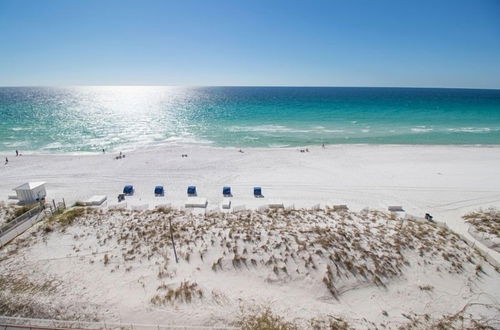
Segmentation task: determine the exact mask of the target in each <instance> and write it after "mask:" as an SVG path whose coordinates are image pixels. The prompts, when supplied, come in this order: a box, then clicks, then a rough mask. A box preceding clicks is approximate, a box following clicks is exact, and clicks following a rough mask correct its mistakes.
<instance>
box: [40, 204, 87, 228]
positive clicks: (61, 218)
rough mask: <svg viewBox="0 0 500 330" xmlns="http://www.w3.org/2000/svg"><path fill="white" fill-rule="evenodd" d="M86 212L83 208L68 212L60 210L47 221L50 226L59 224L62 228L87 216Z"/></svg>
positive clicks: (75, 208)
mask: <svg viewBox="0 0 500 330" xmlns="http://www.w3.org/2000/svg"><path fill="white" fill-rule="evenodd" d="M85 212H86V210H85V209H84V208H81V207H74V208H71V209H68V210H59V211H57V212H54V214H52V215H51V216H50V218H49V219H48V220H47V223H49V224H51V223H52V224H57V225H59V226H61V227H66V226H69V225H71V224H72V223H73V221H74V220H75V219H77V218H79V217H81V216H83V215H84V214H85Z"/></svg>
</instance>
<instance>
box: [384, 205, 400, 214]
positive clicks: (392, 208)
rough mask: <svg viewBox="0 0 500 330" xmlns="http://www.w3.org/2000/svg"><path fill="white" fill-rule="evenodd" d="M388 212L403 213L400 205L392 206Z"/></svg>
mask: <svg viewBox="0 0 500 330" xmlns="http://www.w3.org/2000/svg"><path fill="white" fill-rule="evenodd" d="M387 209H388V210H389V212H404V210H403V207H402V206H400V205H392V206H389V207H388V208H387Z"/></svg>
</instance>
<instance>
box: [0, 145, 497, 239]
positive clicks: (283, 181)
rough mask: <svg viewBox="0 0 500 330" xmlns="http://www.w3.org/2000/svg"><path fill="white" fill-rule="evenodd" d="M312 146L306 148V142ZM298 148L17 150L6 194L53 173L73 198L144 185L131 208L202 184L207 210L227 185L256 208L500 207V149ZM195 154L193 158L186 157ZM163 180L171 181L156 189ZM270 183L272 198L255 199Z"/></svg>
mask: <svg viewBox="0 0 500 330" xmlns="http://www.w3.org/2000/svg"><path fill="white" fill-rule="evenodd" d="M302 149H305V148H302ZM308 150H309V152H304V153H301V152H299V148H263V149H259V148H249V149H244V150H243V151H244V152H243V153H240V152H238V149H237V148H213V147H200V146H182V147H181V146H173V147H164V148H157V149H147V150H137V151H132V152H126V153H125V155H126V157H125V158H123V159H119V160H116V159H115V157H116V156H117V155H118V153H107V154H96V155H88V154H87V155H67V154H33V155H23V156H21V157H15V156H14V157H13V156H11V155H5V154H2V155H0V156H1V157H2V158H5V156H9V164H8V165H7V166H0V176H1V178H2V182H1V185H0V196H1V198H0V199H1V200H7V196H8V195H11V194H14V192H13V191H12V188H14V187H16V186H18V185H20V184H22V183H24V182H27V181H46V182H47V191H48V196H47V198H48V199H49V200H50V199H56V200H61V199H62V198H64V199H65V200H66V201H67V202H68V204H71V203H73V202H75V201H77V200H84V199H86V198H88V197H90V196H92V195H107V197H108V205H114V204H117V195H118V194H119V193H120V192H121V191H122V190H123V186H124V185H126V184H132V185H134V188H135V190H136V193H135V195H134V196H132V197H127V198H126V203H127V205H128V206H133V205H136V206H144V207H145V206H147V207H148V208H151V209H152V208H154V207H155V206H156V205H161V204H167V203H170V204H171V205H172V206H175V207H181V206H183V205H184V202H185V200H186V197H187V195H186V188H187V186H189V185H195V186H196V187H197V191H198V196H200V197H206V198H207V199H208V209H219V208H220V203H221V201H222V197H223V196H222V187H223V186H224V185H229V186H231V188H232V193H233V195H234V196H233V198H232V204H233V206H245V207H246V208H250V209H255V208H258V207H259V206H262V205H266V204H267V203H269V201H270V200H278V201H282V202H283V203H284V204H285V206H286V205H294V206H295V207H296V208H301V207H312V206H314V205H317V204H320V205H325V204H327V203H330V204H347V205H348V206H349V208H350V209H353V210H361V209H363V208H365V207H368V208H372V209H378V210H387V207H388V206H389V205H401V206H403V208H404V209H405V211H406V212H407V213H409V214H412V215H415V216H423V215H424V214H425V213H426V212H428V213H431V214H432V215H433V216H434V217H435V219H438V220H440V221H443V222H446V223H447V224H448V225H449V226H450V227H451V228H455V229H456V230H460V228H459V227H460V226H461V225H462V224H463V221H461V219H460V217H461V216H462V215H463V214H465V213H466V212H469V211H471V210H475V209H478V208H485V207H499V206H500V175H499V174H500V172H499V168H500V148H499V147H497V146H495V147H488V146H481V147H474V146H403V145H394V146H392V145H330V146H327V147H326V148H324V149H323V148H321V147H318V146H313V147H309V148H308ZM182 154H187V155H188V157H186V158H184V157H181V155H182ZM156 185H163V186H164V187H165V196H164V197H155V196H154V193H153V189H154V187H155V186H156ZM254 186H261V187H262V189H263V194H264V197H265V198H263V199H256V198H254V197H253V187H254Z"/></svg>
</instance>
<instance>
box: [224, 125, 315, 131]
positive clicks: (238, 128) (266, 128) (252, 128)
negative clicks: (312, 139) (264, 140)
mask: <svg viewBox="0 0 500 330" xmlns="http://www.w3.org/2000/svg"><path fill="white" fill-rule="evenodd" d="M227 130H228V131H230V132H267V133H309V132H311V130H305V129H296V128H291V127H287V126H282V125H257V126H231V127H228V128H227Z"/></svg>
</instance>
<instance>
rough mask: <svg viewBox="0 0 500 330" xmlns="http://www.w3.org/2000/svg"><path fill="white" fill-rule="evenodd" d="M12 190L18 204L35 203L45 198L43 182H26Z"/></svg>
mask: <svg viewBox="0 0 500 330" xmlns="http://www.w3.org/2000/svg"><path fill="white" fill-rule="evenodd" d="M13 190H14V191H15V192H16V195H17V199H18V200H19V202H21V203H24V204H30V203H34V202H37V201H39V200H41V199H43V198H45V196H47V192H46V190H45V182H26V183H24V184H22V185H20V186H19V187H16V188H14V189H13Z"/></svg>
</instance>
